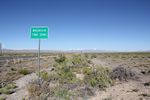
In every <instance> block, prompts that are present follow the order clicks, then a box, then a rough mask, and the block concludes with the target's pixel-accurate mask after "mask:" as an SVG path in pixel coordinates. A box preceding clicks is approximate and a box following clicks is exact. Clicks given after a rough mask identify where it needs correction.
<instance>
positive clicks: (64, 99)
mask: <svg viewBox="0 0 150 100" xmlns="http://www.w3.org/2000/svg"><path fill="white" fill-rule="evenodd" d="M54 96H55V97H56V98H61V100H70V97H71V93H70V92H69V90H67V89H65V88H60V87H59V88H57V89H56V90H55V92H54Z"/></svg>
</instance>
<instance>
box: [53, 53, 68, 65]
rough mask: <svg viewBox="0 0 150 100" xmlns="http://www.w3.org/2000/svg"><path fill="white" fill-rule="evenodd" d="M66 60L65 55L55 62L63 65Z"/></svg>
mask: <svg viewBox="0 0 150 100" xmlns="http://www.w3.org/2000/svg"><path fill="white" fill-rule="evenodd" d="M65 60H66V57H65V56H64V55H62V54H61V55H59V56H58V57H57V58H55V61H56V62H57V63H63V62H64V61H65Z"/></svg>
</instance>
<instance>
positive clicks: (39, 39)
mask: <svg viewBox="0 0 150 100" xmlns="http://www.w3.org/2000/svg"><path fill="white" fill-rule="evenodd" d="M40 42H41V41H40V39H39V50H38V64H39V68H38V69H39V72H38V75H39V79H38V81H39V85H40V44H41V43H40Z"/></svg>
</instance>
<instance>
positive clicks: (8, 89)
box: [0, 84, 16, 94]
mask: <svg viewBox="0 0 150 100" xmlns="http://www.w3.org/2000/svg"><path fill="white" fill-rule="evenodd" d="M15 88H16V85H15V84H8V85H6V86H4V87H2V88H0V93H1V94H12V93H14V89H15Z"/></svg>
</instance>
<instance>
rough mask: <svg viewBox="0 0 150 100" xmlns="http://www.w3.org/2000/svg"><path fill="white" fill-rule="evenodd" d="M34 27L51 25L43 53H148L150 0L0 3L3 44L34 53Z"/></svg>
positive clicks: (18, 0) (19, 0)
mask: <svg viewBox="0 0 150 100" xmlns="http://www.w3.org/2000/svg"><path fill="white" fill-rule="evenodd" d="M32 26H48V27H49V39H47V40H42V42H41V49H43V50H45V49H47V50H69V49H94V48H96V49H99V50H118V51H121V50H150V0H0V42H1V43H2V44H3V47H4V48H9V49H36V48H37V46H38V40H33V39H31V38H30V28H31V27H32Z"/></svg>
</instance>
